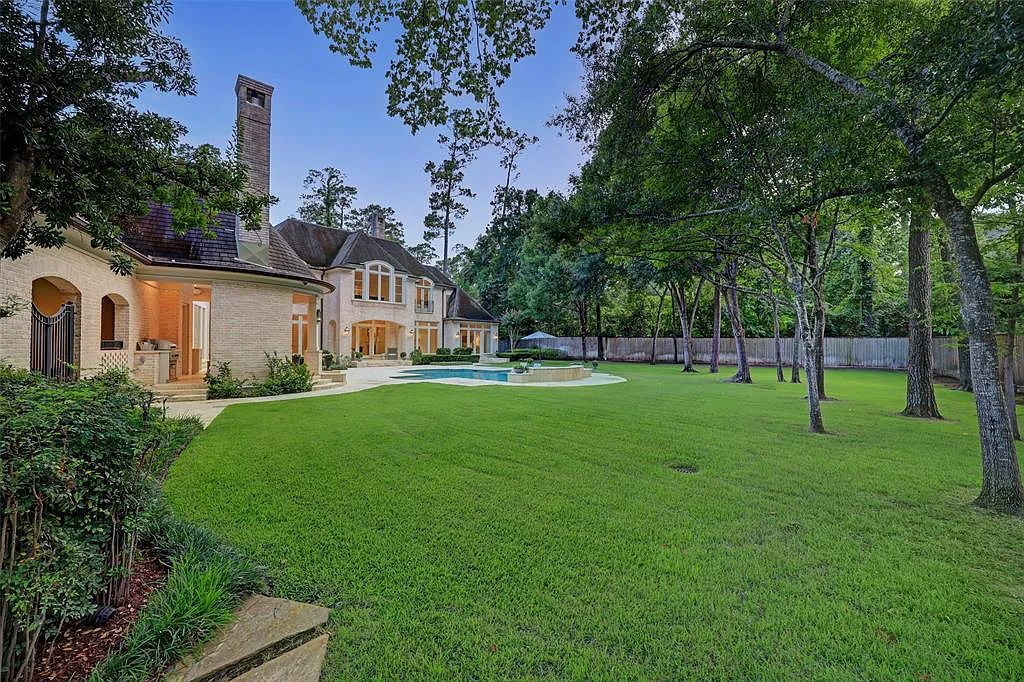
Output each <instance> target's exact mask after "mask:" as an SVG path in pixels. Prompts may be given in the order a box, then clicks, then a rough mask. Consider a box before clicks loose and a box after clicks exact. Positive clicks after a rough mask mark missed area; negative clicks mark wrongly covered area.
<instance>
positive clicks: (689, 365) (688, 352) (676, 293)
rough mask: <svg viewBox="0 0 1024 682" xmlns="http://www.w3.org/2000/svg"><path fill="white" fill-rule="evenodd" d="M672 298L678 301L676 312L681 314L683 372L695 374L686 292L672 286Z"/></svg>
mask: <svg viewBox="0 0 1024 682" xmlns="http://www.w3.org/2000/svg"><path fill="white" fill-rule="evenodd" d="M670 286H671V289H672V297H673V298H674V299H675V300H676V310H677V311H678V312H679V329H680V331H681V332H682V335H683V371H684V372H695V371H696V370H695V369H694V368H693V354H692V347H691V345H690V322H689V319H687V314H686V290H685V289H683V288H682V287H680V286H675V285H670Z"/></svg>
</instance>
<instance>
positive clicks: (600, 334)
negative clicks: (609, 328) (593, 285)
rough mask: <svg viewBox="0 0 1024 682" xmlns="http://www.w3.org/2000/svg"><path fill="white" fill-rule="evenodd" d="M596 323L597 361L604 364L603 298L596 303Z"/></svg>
mask: <svg viewBox="0 0 1024 682" xmlns="http://www.w3.org/2000/svg"><path fill="white" fill-rule="evenodd" d="M594 316H595V320H594V323H595V324H596V325H597V329H596V330H595V331H596V332H597V359H598V360H601V361H602V362H604V329H603V327H602V326H601V297H600V296H598V297H597V300H596V301H595V302H594Z"/></svg>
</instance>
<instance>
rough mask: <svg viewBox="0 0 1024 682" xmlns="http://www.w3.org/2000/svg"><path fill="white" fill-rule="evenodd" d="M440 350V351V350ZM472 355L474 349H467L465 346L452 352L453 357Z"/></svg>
mask: <svg viewBox="0 0 1024 682" xmlns="http://www.w3.org/2000/svg"><path fill="white" fill-rule="evenodd" d="M438 350H440V349H438ZM472 354H473V349H472V348H466V347H465V346H460V347H458V348H456V349H455V350H453V351H452V355H472Z"/></svg>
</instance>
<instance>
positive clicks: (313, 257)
mask: <svg viewBox="0 0 1024 682" xmlns="http://www.w3.org/2000/svg"><path fill="white" fill-rule="evenodd" d="M273 231H274V232H277V233H278V234H279V235H280V236H281V237H283V238H284V240H285V241H286V242H288V244H289V245H290V246H291V247H292V250H294V251H295V253H296V254H298V256H299V258H301V259H302V260H304V261H306V263H308V264H309V265H311V266H312V267H314V268H327V267H330V265H331V261H332V260H334V256H335V254H337V253H338V251H339V250H340V249H341V247H342V246H343V245H344V244H345V240H346V239H348V237H349V235H350V234H351V232H348V231H346V230H336V229H334V228H331V227H324V226H323V225H316V224H314V223H307V222H305V221H302V220H299V219H298V218H288V219H287V220H283V221H281V222H280V223H278V224H277V225H276V226H275V227H274V230H273Z"/></svg>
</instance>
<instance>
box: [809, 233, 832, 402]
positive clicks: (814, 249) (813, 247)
mask: <svg viewBox="0 0 1024 682" xmlns="http://www.w3.org/2000/svg"><path fill="white" fill-rule="evenodd" d="M804 239H805V242H804V264H803V269H804V271H805V272H806V273H807V277H808V278H809V281H810V282H811V283H812V284H811V301H812V303H813V319H811V320H805V322H809V323H810V325H809V326H807V329H808V330H813V332H814V339H813V340H814V344H813V347H814V362H813V363H811V364H813V366H814V371H815V372H816V374H815V391H816V393H817V397H818V399H819V400H828V396H827V395H826V393H825V296H824V293H823V292H822V289H823V288H824V280H825V278H824V277H823V276H822V273H821V270H820V266H819V265H818V236H817V234H816V231H815V223H814V222H813V221H809V222H808V223H807V232H806V235H805V238H804ZM811 364H808V367H810V366H811ZM809 380H810V379H808V381H809Z"/></svg>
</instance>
